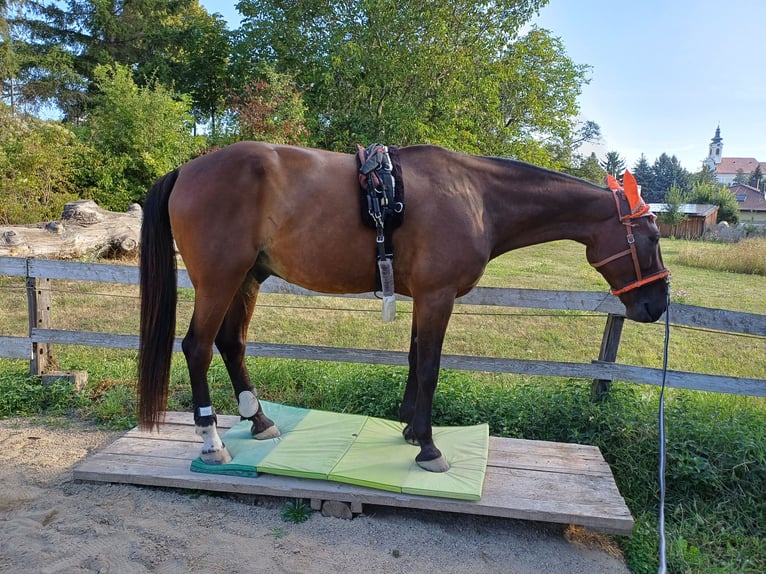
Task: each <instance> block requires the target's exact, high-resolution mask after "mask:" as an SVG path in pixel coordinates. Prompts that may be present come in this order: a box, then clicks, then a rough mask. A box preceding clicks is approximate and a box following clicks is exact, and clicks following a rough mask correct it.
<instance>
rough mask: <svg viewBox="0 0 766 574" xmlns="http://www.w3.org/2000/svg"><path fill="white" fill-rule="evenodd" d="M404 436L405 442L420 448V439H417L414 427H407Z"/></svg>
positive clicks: (403, 432)
mask: <svg viewBox="0 0 766 574" xmlns="http://www.w3.org/2000/svg"><path fill="white" fill-rule="evenodd" d="M402 435H403V436H404V440H405V441H406V442H407V443H409V444H411V445H413V446H418V444H420V443H419V442H418V439H417V438H416V437H415V432H414V431H413V430H412V425H407V426H406V427H404V430H403V431H402Z"/></svg>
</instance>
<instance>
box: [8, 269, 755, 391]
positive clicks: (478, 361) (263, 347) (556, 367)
mask: <svg viewBox="0 0 766 574" xmlns="http://www.w3.org/2000/svg"><path fill="white" fill-rule="evenodd" d="M3 275H5V276H13V277H24V278H25V279H26V293H27V306H28V315H29V332H28V335H27V336H25V337H11V336H0V357H3V358H11V359H24V360H29V361H30V371H31V372H32V374H42V373H44V372H45V371H46V368H47V358H48V357H49V354H50V345H53V344H56V345H84V346H93V347H109V348H121V349H137V348H138V336H137V335H119V334H110V333H95V332H87V331H68V330H58V329H52V328H51V322H50V312H51V308H50V307H51V297H50V281H51V280H68V281H93V282H103V283H124V284H134V285H135V284H138V268H137V267H134V266H126V265H107V264H98V263H79V262H70V261H50V260H38V259H21V258H13V257H0V276H3ZM178 285H179V288H183V287H191V283H190V282H189V277H188V275H187V274H186V272H185V271H184V270H179V272H178ZM261 292H263V293H284V294H295V295H309V296H321V295H322V294H319V293H315V292H312V291H307V290H305V289H302V288H300V287H297V286H295V285H291V284H289V283H286V282H284V281H281V280H278V279H276V278H270V279H269V280H268V281H266V282H265V283H264V284H263V286H262V289H261ZM347 297H353V298H372V294H363V295H349V296H347ZM20 303H21V302H20ZM457 303H458V304H459V305H460V304H468V305H491V306H502V307H516V308H533V309H555V310H573V311H588V312H600V313H604V316H605V318H606V324H605V328H604V335H603V338H602V341H601V350H600V352H599V356H598V359H595V360H593V361H592V362H591V363H570V362H557V361H533V360H523V359H509V358H497V357H475V356H460V355H444V356H443V357H442V368H445V369H457V370H463V371H487V372H496V373H516V374H523V375H544V376H560V377H577V378H584V379H592V380H593V392H594V395H598V394H600V393H601V392H603V391H604V390H605V389H606V388H608V385H609V383H610V382H611V381H614V380H619V381H627V382H635V383H642V384H650V385H659V384H661V382H662V371H661V370H660V369H655V368H648V367H637V366H631V365H622V364H618V363H616V362H615V359H616V357H617V350H618V347H619V343H620V336H621V333H622V327H623V322H624V319H625V317H624V312H625V308H624V307H623V305H622V303H620V301H619V300H618V299H617V298H616V297H613V296H612V295H610V294H608V293H600V292H592V291H545V290H537V289H501V288H493V287H476V288H474V289H473V290H472V291H471V292H470V293H469V294H467V295H465V296H464V297H461V298H460V299H458V301H457ZM661 320H664V318H663V319H661ZM671 324H672V325H682V326H693V327H698V328H704V329H711V330H716V331H723V332H729V333H739V334H745V335H751V336H761V337H766V315H758V314H753V313H742V312H735V311H725V310H722V309H709V308H706V307H697V306H693V305H683V304H677V303H673V304H672V306H671ZM180 349H181V344H180V339H179V340H176V344H175V350H176V351H180ZM247 354H248V355H250V356H259V357H273V358H287V359H309V360H319V361H339V362H350V363H369V364H382V365H397V366H406V365H407V354H406V353H404V352H401V351H398V352H397V351H376V350H365V349H348V348H338V347H320V346H304V345H286V344H274V343H257V342H249V343H248V345H247ZM667 384H668V386H671V387H676V388H684V389H696V390H703V391H715V392H723V393H732V394H739V395H750V396H760V397H766V380H763V379H749V378H742V377H729V376H721V375H712V374H705V373H696V372H686V371H668V373H667Z"/></svg>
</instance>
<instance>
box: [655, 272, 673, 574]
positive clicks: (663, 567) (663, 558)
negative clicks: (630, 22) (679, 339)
mask: <svg viewBox="0 0 766 574" xmlns="http://www.w3.org/2000/svg"><path fill="white" fill-rule="evenodd" d="M666 303H667V305H666V307H665V345H664V349H663V354H662V389H661V390H660V408H659V417H658V418H659V431H660V469H659V478H660V515H659V530H660V565H659V569H658V570H657V573H658V574H666V573H667V571H668V566H667V553H666V552H667V551H666V545H665V381H666V380H667V374H668V342H669V341H670V279H668V282H667V291H666Z"/></svg>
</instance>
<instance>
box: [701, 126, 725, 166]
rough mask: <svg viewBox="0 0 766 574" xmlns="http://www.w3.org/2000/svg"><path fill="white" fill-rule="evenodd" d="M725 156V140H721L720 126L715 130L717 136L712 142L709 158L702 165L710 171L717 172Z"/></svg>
mask: <svg viewBox="0 0 766 574" xmlns="http://www.w3.org/2000/svg"><path fill="white" fill-rule="evenodd" d="M722 155H723V139H722V138H721V126H720V125H719V126H718V127H717V128H716V129H715V136H713V139H712V140H710V147H709V149H708V155H707V158H705V161H703V162H702V163H703V164H705V166H706V167H707V168H708V169H709V170H710V171H715V169H716V168H717V167H718V164H719V163H721V156H722Z"/></svg>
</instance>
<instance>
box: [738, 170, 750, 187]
mask: <svg viewBox="0 0 766 574" xmlns="http://www.w3.org/2000/svg"><path fill="white" fill-rule="evenodd" d="M749 182H750V174H749V173H745V170H744V169H742V168H739V169H738V170H737V175H735V176H734V183H742V184H744V185H748V183H749Z"/></svg>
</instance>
